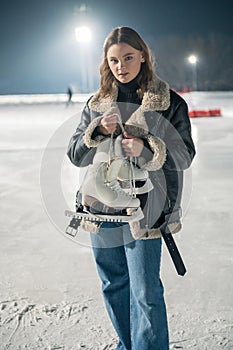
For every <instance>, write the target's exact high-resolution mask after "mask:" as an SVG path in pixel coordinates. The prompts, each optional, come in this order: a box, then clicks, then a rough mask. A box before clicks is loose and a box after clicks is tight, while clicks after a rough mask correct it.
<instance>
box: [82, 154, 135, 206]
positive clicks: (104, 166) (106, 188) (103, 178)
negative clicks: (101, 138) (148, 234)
mask: <svg viewBox="0 0 233 350" xmlns="http://www.w3.org/2000/svg"><path fill="white" fill-rule="evenodd" d="M118 172H119V168H118V167H117V163H115V162H114V161H113V162H112V163H111V164H110V165H109V163H107V162H103V163H96V164H93V165H91V166H90V168H89V169H88V172H87V176H86V178H85V181H84V182H83V184H82V188H81V192H82V205H83V206H85V207H89V208H90V207H95V206H96V205H98V203H99V202H100V203H102V204H104V205H105V206H107V207H110V208H115V209H124V208H138V207H139V206H140V201H139V199H138V198H134V197H132V196H130V195H129V194H128V193H126V192H125V191H123V190H122V188H121V187H120V185H119V182H118V180H117V174H118Z"/></svg>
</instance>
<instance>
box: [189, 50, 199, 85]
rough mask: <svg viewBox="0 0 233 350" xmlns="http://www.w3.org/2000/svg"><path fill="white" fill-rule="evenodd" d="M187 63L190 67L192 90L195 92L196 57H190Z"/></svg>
mask: <svg viewBox="0 0 233 350" xmlns="http://www.w3.org/2000/svg"><path fill="white" fill-rule="evenodd" d="M188 61H189V63H190V64H191V65H192V85H193V90H194V91H197V62H198V60H197V56H196V55H190V56H189V57H188Z"/></svg>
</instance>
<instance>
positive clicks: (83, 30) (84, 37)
mask: <svg viewBox="0 0 233 350" xmlns="http://www.w3.org/2000/svg"><path fill="white" fill-rule="evenodd" d="M75 37H76V40H77V42H78V44H79V59H80V70H81V77H82V92H90V90H92V89H93V84H92V81H93V78H92V65H91V52H90V42H91V39H92V31H91V29H90V28H89V27H87V26H81V27H77V28H75Z"/></svg>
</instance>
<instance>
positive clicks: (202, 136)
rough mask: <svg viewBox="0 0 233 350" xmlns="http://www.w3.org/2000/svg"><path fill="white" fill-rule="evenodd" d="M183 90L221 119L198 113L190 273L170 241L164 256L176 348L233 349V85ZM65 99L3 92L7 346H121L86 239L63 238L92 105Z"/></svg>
mask: <svg viewBox="0 0 233 350" xmlns="http://www.w3.org/2000/svg"><path fill="white" fill-rule="evenodd" d="M183 97H184V99H185V100H186V101H187V102H188V105H189V108H190V109H194V108H196V109H201V108H211V109H214V108H221V110H222V117H211V118H198V119H192V120H191V122H192V130H193V138H194V141H195V145H196V148H197V155H196V158H195V160H194V162H193V164H192V167H191V169H189V170H188V171H187V174H186V177H185V181H186V182H185V190H184V207H185V210H184V218H183V230H182V232H181V233H179V234H177V235H176V236H175V240H176V242H177V245H178V247H179V249H180V251H181V254H182V256H183V259H184V261H185V264H186V267H187V270H188V272H187V274H186V275H185V277H182V278H181V277H179V276H178V275H177V274H176V272H175V269H174V267H173V264H172V262H171V259H170V257H169V255H168V253H167V250H166V247H165V246H164V249H163V259H162V280H163V284H164V287H165V297H166V303H167V311H168V317H169V326H170V346H171V349H185V350H186V349H194V350H205V349H206V350H212V349H214V350H219V349H227V350H232V349H233V335H232V334H233V307H232V295H233V278H232V268H233V254H232V252H233V233H232V231H233V213H232V209H233V207H232V193H233V182H232V178H233V102H232V101H233V92H193V93H189V94H185V95H183ZM54 98H55V97H54ZM56 98H57V97H56ZM62 98H63V97H62ZM62 98H61V99H60V100H56V101H54V100H53V102H49V101H46V102H45V101H42V100H41V99H39V100H38V97H37V100H33V99H32V98H31V100H30V101H29V100H28V99H27V98H26V100H24V101H23V102H24V103H22V100H21V101H19V100H16V99H15V100H12V99H11V101H9V100H6V99H5V100H4V101H3V99H2V100H1V99H0V156H1V172H0V178H1V192H0V196H1V201H0V205H1V215H0V227H1V233H0V235H1V236H0V275H1V279H0V296H1V297H0V339H1V341H0V349H1V350H3V349H4V350H5V349H10V350H11V349H12V350H18V349H20V350H21V349H30V350H34V349H44V350H52V349H53V350H56V349H64V350H78V349H89V350H91V349H92V350H104V349H105V350H106V349H111V350H113V349H115V344H116V335H115V332H114V330H113V329H112V326H111V324H110V321H109V319H108V316H107V314H106V311H105V308H104V305H103V301H102V297H101V291H100V288H101V286H100V282H99V280H98V277H97V273H96V269H95V265H94V260H93V257H92V250H91V248H90V247H89V246H88V242H89V241H88V234H86V233H84V232H82V233H80V236H79V237H78V239H77V241H76V242H74V241H72V240H70V239H68V238H67V237H65V235H64V233H63V232H64V229H65V226H66V225H67V224H68V219H67V218H65V217H64V215H63V212H64V209H66V208H71V209H72V207H73V205H74V196H75V190H76V189H77V186H78V183H79V180H80V176H81V175H80V173H79V171H78V169H77V168H75V167H74V166H73V165H72V164H71V163H70V162H69V161H68V159H67V157H66V155H65V154H66V148H67V145H68V142H69V138H70V136H71V135H72V133H73V132H74V130H75V127H76V125H77V124H78V121H79V119H80V112H81V109H82V106H83V102H80V103H78V102H76V103H73V104H72V105H69V106H67V105H66V104H65V102H64V101H65V100H62ZM20 102H21V103H20Z"/></svg>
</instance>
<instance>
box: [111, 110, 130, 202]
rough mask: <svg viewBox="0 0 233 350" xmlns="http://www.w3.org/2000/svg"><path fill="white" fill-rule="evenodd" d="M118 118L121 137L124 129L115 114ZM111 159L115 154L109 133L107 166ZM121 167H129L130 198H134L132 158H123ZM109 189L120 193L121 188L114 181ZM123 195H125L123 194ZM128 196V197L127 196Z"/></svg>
mask: <svg viewBox="0 0 233 350" xmlns="http://www.w3.org/2000/svg"><path fill="white" fill-rule="evenodd" d="M117 117H118V124H119V126H120V128H121V132H122V135H124V132H125V129H124V126H123V123H122V120H121V117H120V115H119V114H117ZM134 158H135V164H136V157H134ZM112 159H116V157H115V153H114V133H111V138H110V149H109V158H108V165H110V164H111V161H112ZM123 160H124V162H123V166H128V165H129V167H130V171H129V183H130V196H131V197H133V198H136V181H135V176H134V164H133V157H129V159H128V157H124V158H123ZM111 188H112V189H113V190H116V191H122V192H124V191H123V190H122V188H121V186H120V184H119V182H118V181H117V180H114V181H112V182H111ZM124 194H126V193H125V192H124ZM127 196H129V195H127Z"/></svg>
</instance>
